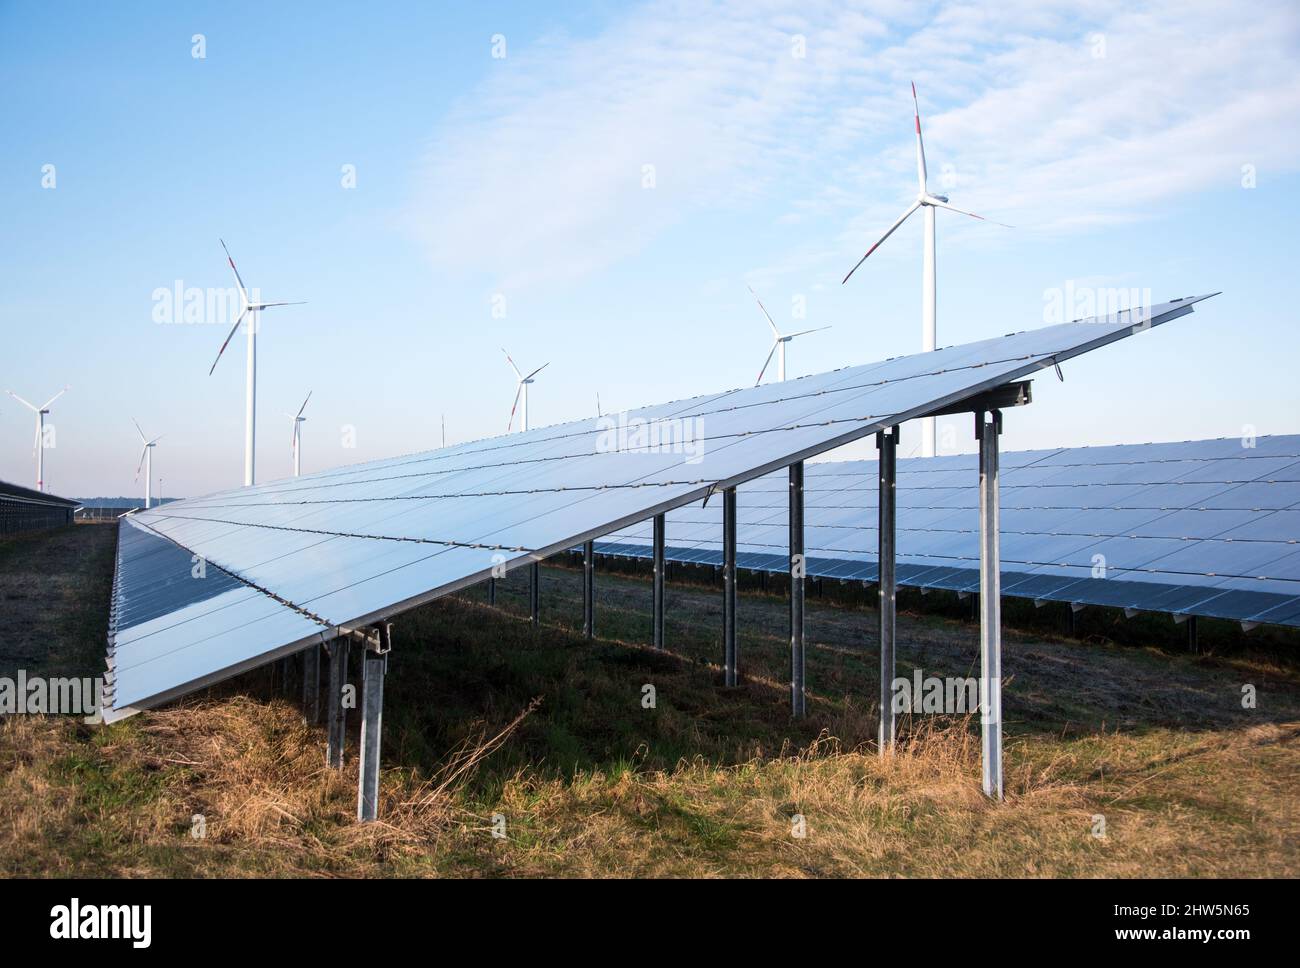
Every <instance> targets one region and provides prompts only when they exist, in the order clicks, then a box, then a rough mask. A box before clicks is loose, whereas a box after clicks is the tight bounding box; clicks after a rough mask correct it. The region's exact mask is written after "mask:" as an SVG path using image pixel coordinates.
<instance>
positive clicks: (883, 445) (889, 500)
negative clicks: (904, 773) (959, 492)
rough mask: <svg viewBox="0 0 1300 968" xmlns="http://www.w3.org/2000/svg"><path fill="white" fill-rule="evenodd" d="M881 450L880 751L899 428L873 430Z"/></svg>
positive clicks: (890, 669)
mask: <svg viewBox="0 0 1300 968" xmlns="http://www.w3.org/2000/svg"><path fill="white" fill-rule="evenodd" d="M876 447H877V449H878V450H879V451H880V461H879V464H880V466H879V471H880V482H879V484H880V498H879V502H878V503H879V517H878V521H877V537H878V539H879V547H878V549H877V550H878V560H879V562H880V582H879V585H880V730H879V736H878V740H879V745H880V755H881V756H884V755H885V754H886V753H888V752H889V751H891V750H892V749H893V748H894V690H893V686H894V668H895V666H894V641H895V639H894V636H895V631H896V627H897V621H896V620H897V611H896V608H897V593H898V588H897V582H896V573H895V567H894V563H895V555H894V548H895V544H894V541H895V535H896V527H895V522H896V507H897V505H896V496H895V490H894V485H895V480H896V476H897V467H898V463H897V457H898V428H897V427H891V428H890V431H889V433H885V432H884V431H881V432H880V433H878V434H876Z"/></svg>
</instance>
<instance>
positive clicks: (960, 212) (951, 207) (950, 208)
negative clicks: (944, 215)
mask: <svg viewBox="0 0 1300 968" xmlns="http://www.w3.org/2000/svg"><path fill="white" fill-rule="evenodd" d="M930 204H931V205H933V206H934V207H935V208H946V209H947V210H948V211H950V212H956V213H957V214H958V215H969V216H970V217H971V218H977V219H979V220H980V221H981V222H989V223H990V224H992V225H1001V226H1002V227H1003V228H1004V229H1013V228H1015V226H1014V225H1008V224H1007V223H1006V222H994V221H993V219H991V218H985V217H984V216H983V215H976V214H975V213H974V212H966V211H963V210H962V209H960V208H958V207H957V206H956V205H949V204H948V203H947V202H931V203H930Z"/></svg>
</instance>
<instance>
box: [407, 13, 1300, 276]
mask: <svg viewBox="0 0 1300 968" xmlns="http://www.w3.org/2000/svg"><path fill="white" fill-rule="evenodd" d="M991 6H992V5H985V4H982V3H945V4H939V5H936V6H934V7H932V8H930V9H928V10H918V9H917V8H916V7H915V6H914V5H888V4H884V5H882V4H862V5H857V6H856V7H855V6H852V5H850V6H847V7H846V5H845V4H843V3H817V2H802V3H798V4H793V5H788V6H787V5H782V4H755V3H739V2H736V3H731V2H717V3H714V4H711V5H707V6H706V5H700V4H695V3H690V4H686V3H673V2H659V3H651V4H647V5H645V6H643V7H641V8H639V9H637V10H636V11H634V12H632V13H630V14H628V15H626V16H625V17H624V18H623V19H621V20H620V21H618V22H617V23H615V24H613V25H611V26H610V27H609V28H608V29H606V30H605V31H604V32H602V33H601V34H600V35H598V36H595V37H591V38H583V39H571V38H564V37H555V38H551V39H548V40H546V41H543V42H540V43H537V44H535V45H533V46H531V47H530V48H529V49H526V50H521V49H519V48H518V47H511V48H509V53H508V56H507V57H506V58H505V59H504V60H501V61H498V62H496V63H495V64H494V69H495V76H493V77H492V78H491V79H490V80H489V81H487V82H486V83H485V84H484V85H483V86H482V87H481V88H480V89H479V90H477V91H476V92H475V93H474V94H473V96H471V97H469V98H467V99H466V100H465V101H464V103H463V104H462V105H461V106H460V107H459V108H458V109H457V110H456V111H455V113H454V114H453V116H451V117H449V118H448V119H447V120H446V122H445V123H444V125H443V129H442V131H441V132H440V133H439V134H438V135H437V136H436V137H435V138H434V139H433V140H432V142H431V144H430V147H429V151H428V155H427V158H426V159H425V163H424V166H423V168H422V171H421V176H420V183H419V187H418V190H417V193H416V201H415V204H414V206H413V209H412V213H413V214H412V218H413V221H414V223H415V231H416V232H417V233H418V235H419V237H420V238H421V239H422V240H423V241H424V242H425V243H426V245H427V247H428V252H429V256H430V258H431V259H432V261H433V262H434V264H435V265H437V266H438V267H440V268H442V269H447V270H452V271H459V272H466V273H473V274H480V275H483V276H485V277H487V278H488V279H489V280H491V284H492V285H494V286H496V287H499V288H507V289H508V288H515V287H521V286H527V285H530V284H533V283H536V282H539V281H542V280H549V281H561V282H562V281H572V280H574V279H578V278H581V277H583V276H586V275H587V274H589V273H593V272H596V271H598V270H600V269H602V268H604V267H606V266H609V265H611V264H613V263H616V262H618V261H620V260H624V259H627V258H629V257H632V256H634V255H635V254H636V253H638V252H639V251H640V250H641V249H642V248H643V247H645V246H646V245H647V244H648V243H649V242H651V241H652V240H653V239H654V238H655V237H656V236H658V235H659V234H660V233H662V232H664V231H665V230H666V229H668V228H669V227H671V226H674V225H677V224H679V223H683V222H687V223H688V222H689V220H690V219H691V218H692V217H693V216H694V215H695V214H697V213H699V212H701V211H708V210H717V209H732V210H738V211H754V212H761V213H763V214H764V215H766V216H768V217H770V218H771V219H773V220H774V221H783V222H796V221H806V220H809V219H821V220H824V223H823V224H824V225H825V229H826V231H825V235H824V239H825V243H826V244H824V245H823V246H821V247H819V250H818V251H816V252H791V253H790V260H791V262H790V264H791V267H793V266H795V265H797V266H798V267H799V271H801V272H808V271H823V272H832V271H834V270H839V271H840V272H842V270H843V266H842V265H841V264H840V263H842V262H843V258H844V255H843V254H844V252H846V251H850V250H853V249H855V248H858V247H859V246H861V245H863V244H866V243H869V242H870V241H871V240H872V239H874V238H875V237H876V236H877V235H878V234H879V232H880V230H881V229H882V228H883V227H884V226H885V225H887V224H888V223H889V221H892V219H893V217H894V216H895V215H897V214H898V211H899V210H901V208H902V206H903V204H905V200H906V199H907V197H908V196H909V195H910V194H912V193H914V190H915V189H914V187H913V186H914V179H915V174H914V171H915V169H914V160H913V155H912V146H911V142H910V138H909V136H910V128H911V125H910V108H911V105H910V89H909V88H908V82H909V80H911V79H915V80H916V82H917V85H918V88H919V89H920V91H921V95H922V102H921V109H922V114H923V117H924V121H925V126H926V150H927V156H928V159H929V162H930V166H929V167H930V179H931V188H932V190H936V191H950V192H951V193H952V195H953V199H954V202H955V203H956V204H958V205H960V206H961V207H963V208H969V209H973V210H975V211H979V212H983V213H985V214H988V215H990V216H993V217H996V218H998V219H1000V220H1002V221H1009V222H1013V223H1015V224H1016V225H1017V226H1018V227H1019V228H1021V229H1026V230H1030V231H1036V232H1045V233H1046V232H1062V231H1074V230H1079V229H1087V228H1089V227H1094V226H1098V225H1105V224H1111V223H1114V222H1120V221H1127V220H1131V219H1137V218H1143V217H1149V216H1151V215H1153V214H1155V213H1156V212H1157V210H1158V207H1159V205H1160V204H1161V203H1164V202H1168V201H1169V200H1171V199H1173V198H1176V197H1179V196H1182V195H1187V194H1189V193H1193V192H1197V191H1202V190H1205V189H1207V188H1212V187H1215V186H1221V187H1223V188H1233V187H1236V186H1237V185H1238V184H1239V183H1240V180H1241V178H1242V169H1243V166H1246V165H1250V166H1254V169H1255V171H1256V173H1257V177H1258V178H1259V179H1260V181H1261V182H1263V181H1265V180H1266V179H1267V178H1268V177H1269V174H1270V173H1271V172H1277V171H1282V170H1292V169H1294V168H1295V167H1296V160H1295V159H1296V158H1297V149H1300V125H1298V124H1297V119H1298V118H1300V82H1297V77H1298V76H1300V72H1298V71H1297V67H1298V66H1300V58H1298V57H1297V50H1298V48H1300V41H1298V37H1300V29H1298V24H1300V18H1298V16H1297V13H1296V10H1295V8H1294V6H1293V5H1292V4H1290V3H1288V2H1286V0H1281V2H1274V3H1262V4H1256V5H1253V6H1252V7H1251V8H1250V11H1249V13H1248V14H1247V13H1244V12H1242V11H1240V10H1237V11H1232V10H1228V9H1224V8H1221V7H1218V6H1216V5H1214V4H1209V3H1185V2H1178V3H1151V4H1144V5H1139V6H1136V7H1135V6H1133V5H1132V4H1127V3H1119V2H1115V3H1111V2H1097V3H1094V4H1092V5H1091V7H1083V8H1081V7H1080V6H1079V4H1078V3H1077V2H1072V3H1071V4H1069V7H1068V9H1067V8H1066V7H1065V6H1061V7H1056V6H1053V5H1051V4H1044V3H1040V2H1037V0H1035V2H1033V3H1022V4H1001V5H996V9H991ZM1080 10H1083V11H1084V13H1080ZM800 38H803V40H802V41H801V40H800ZM1153 38H1158V40H1153ZM801 45H802V46H801ZM801 53H803V54H804V56H800V54H801ZM647 166H652V167H647ZM651 179H652V180H653V187H645V186H646V184H647V182H648V181H649V180H651ZM945 231H947V230H945Z"/></svg>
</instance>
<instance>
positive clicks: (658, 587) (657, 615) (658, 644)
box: [653, 514, 664, 649]
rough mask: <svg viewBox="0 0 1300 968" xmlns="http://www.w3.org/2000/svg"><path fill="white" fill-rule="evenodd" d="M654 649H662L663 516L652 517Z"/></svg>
mask: <svg viewBox="0 0 1300 968" xmlns="http://www.w3.org/2000/svg"><path fill="white" fill-rule="evenodd" d="M653 608H654V619H653V625H654V647H655V648H656V649H662V648H663V647H664V516H663V515H662V514H656V515H655V517H654V604H653Z"/></svg>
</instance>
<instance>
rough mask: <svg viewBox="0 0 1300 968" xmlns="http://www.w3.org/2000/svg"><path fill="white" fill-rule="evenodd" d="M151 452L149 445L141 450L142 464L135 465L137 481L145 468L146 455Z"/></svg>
mask: <svg viewBox="0 0 1300 968" xmlns="http://www.w3.org/2000/svg"><path fill="white" fill-rule="evenodd" d="M148 452H149V445H148V444H145V445H144V446H143V447H141V448H140V463H138V464H136V465H135V479H136V480H137V481H138V480H139V479H140V468H142V467H144V455H145V454H147V453H148Z"/></svg>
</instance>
